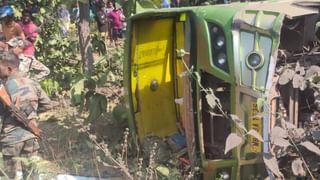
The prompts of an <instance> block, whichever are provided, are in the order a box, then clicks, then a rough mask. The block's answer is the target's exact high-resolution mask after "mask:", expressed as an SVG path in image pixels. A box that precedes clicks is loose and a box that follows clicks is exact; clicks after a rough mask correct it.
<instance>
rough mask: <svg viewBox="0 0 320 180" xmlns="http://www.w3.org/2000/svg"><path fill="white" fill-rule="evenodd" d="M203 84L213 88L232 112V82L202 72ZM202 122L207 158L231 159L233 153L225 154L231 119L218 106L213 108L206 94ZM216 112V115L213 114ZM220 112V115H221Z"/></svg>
mask: <svg viewBox="0 0 320 180" xmlns="http://www.w3.org/2000/svg"><path fill="white" fill-rule="evenodd" d="M201 79H202V80H201V84H202V85H203V87H204V88H206V89H208V88H211V89H212V90H213V92H214V93H215V95H216V96H217V98H219V99H220V102H221V105H222V109H223V111H224V112H227V113H228V112H230V84H228V83H226V82H224V81H222V80H220V79H218V78H216V77H214V76H213V75H211V74H209V73H205V72H204V73H202V74H201ZM201 103H202V110H201V115H202V123H203V136H204V148H205V156H206V158H207V159H229V158H231V153H228V154H226V155H225V154H224V148H225V142H226V138H227V136H228V135H229V134H230V132H231V125H230V121H229V120H228V119H226V118H224V117H223V116H221V112H220V110H219V109H218V108H215V109H212V108H211V107H210V106H209V104H208V103H207V100H206V94H205V93H204V92H202V94H201ZM213 114H216V115H213ZM219 114H220V115H219Z"/></svg>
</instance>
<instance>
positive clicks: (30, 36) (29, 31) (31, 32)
mask: <svg viewBox="0 0 320 180" xmlns="http://www.w3.org/2000/svg"><path fill="white" fill-rule="evenodd" d="M31 18H32V15H31V13H30V12H29V11H23V12H22V21H21V22H20V26H21V28H22V30H23V32H24V35H25V36H26V40H27V41H28V42H29V43H28V44H27V45H26V47H25V48H24V49H23V54H25V55H27V56H34V53H35V47H34V43H35V41H36V39H37V37H38V31H39V29H38V26H37V25H35V24H34V23H33V22H32V20H31Z"/></svg>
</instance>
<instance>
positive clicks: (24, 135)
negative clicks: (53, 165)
mask: <svg viewBox="0 0 320 180" xmlns="http://www.w3.org/2000/svg"><path fill="white" fill-rule="evenodd" d="M18 68H19V59H18V57H17V56H16V55H15V54H13V53H9V52H6V53H4V54H3V55H2V57H1V59H0V78H1V80H2V82H3V83H4V86H5V89H6V90H7V93H8V95H9V96H10V99H11V101H12V103H13V104H20V105H19V107H17V108H18V109H19V110H20V111H21V113H23V114H25V115H26V117H27V123H28V125H33V126H34V127H37V122H36V119H37V112H38V111H39V110H42V111H45V110H49V109H51V107H52V106H51V101H50V99H49V97H48V96H47V95H46V94H45V93H44V91H43V90H42V89H41V87H40V85H39V84H38V83H36V82H35V81H33V80H30V79H28V78H24V77H22V76H21V75H20V73H19V70H18ZM17 102H19V103H17ZM1 117H2V125H3V127H2V131H1V138H0V144H1V146H2V155H3V161H4V168H5V172H6V174H7V175H8V176H9V178H10V179H15V178H16V171H17V167H18V164H20V163H21V162H19V161H18V160H17V159H16V158H17V157H24V158H30V157H32V156H36V155H37V154H38V150H39V148H40V146H39V143H38V139H37V136H35V135H34V134H33V133H32V132H31V131H29V130H27V128H26V127H24V125H22V123H20V122H19V121H18V120H17V119H16V117H15V116H13V114H12V111H10V110H9V109H8V107H5V106H4V107H3V108H1ZM21 167H22V173H23V179H28V178H29V179H32V180H37V179H39V176H38V174H37V172H36V171H34V170H33V169H32V167H30V166H28V165H26V164H24V163H21Z"/></svg>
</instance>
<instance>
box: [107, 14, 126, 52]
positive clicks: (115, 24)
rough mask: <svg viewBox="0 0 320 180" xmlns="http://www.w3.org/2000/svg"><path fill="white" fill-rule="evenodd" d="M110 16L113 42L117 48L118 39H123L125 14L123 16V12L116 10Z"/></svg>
mask: <svg viewBox="0 0 320 180" xmlns="http://www.w3.org/2000/svg"><path fill="white" fill-rule="evenodd" d="M108 16H109V18H110V20H111V26H112V40H113V42H114V44H115V46H118V39H119V38H122V29H123V23H122V20H123V14H122V12H121V10H119V9H116V8H114V9H113V11H111V12H110V13H109V14H108Z"/></svg>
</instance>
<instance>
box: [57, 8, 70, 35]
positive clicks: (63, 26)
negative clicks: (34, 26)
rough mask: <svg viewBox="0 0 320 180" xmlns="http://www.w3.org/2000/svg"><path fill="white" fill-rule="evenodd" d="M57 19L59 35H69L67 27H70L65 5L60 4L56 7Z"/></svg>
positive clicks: (68, 14)
mask: <svg viewBox="0 0 320 180" xmlns="http://www.w3.org/2000/svg"><path fill="white" fill-rule="evenodd" d="M58 17H59V19H60V31H61V35H62V36H64V37H65V36H67V35H68V34H69V27H70V13H69V11H68V9H67V6H66V5H64V4H61V5H60V6H59V7H58Z"/></svg>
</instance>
